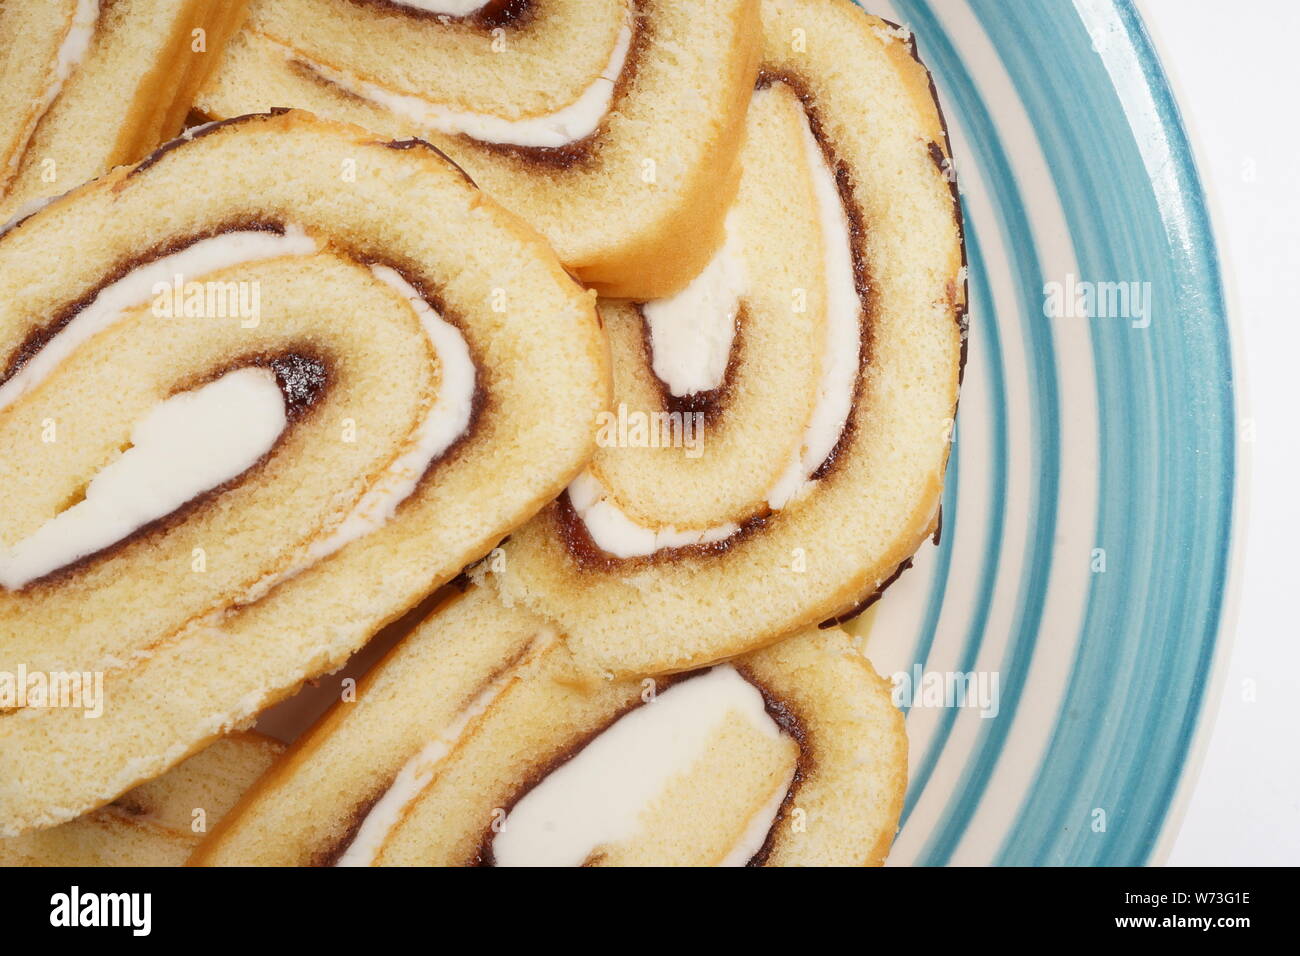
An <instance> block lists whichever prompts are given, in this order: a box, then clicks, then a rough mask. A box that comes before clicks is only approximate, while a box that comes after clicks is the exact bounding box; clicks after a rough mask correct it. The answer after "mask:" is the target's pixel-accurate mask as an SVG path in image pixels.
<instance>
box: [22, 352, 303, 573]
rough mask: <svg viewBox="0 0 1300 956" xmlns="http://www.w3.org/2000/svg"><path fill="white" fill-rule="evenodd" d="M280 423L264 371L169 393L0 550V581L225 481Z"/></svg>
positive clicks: (275, 390) (72, 557)
mask: <svg viewBox="0 0 1300 956" xmlns="http://www.w3.org/2000/svg"><path fill="white" fill-rule="evenodd" d="M285 423H286V418H285V409H284V400H283V397H282V395H281V393H280V387H279V386H278V385H277V384H276V381H275V375H274V373H272V372H271V371H270V370H268V369H263V368H245V369H239V370H237V371H234V372H230V373H228V374H226V375H223V376H222V377H221V378H219V379H217V380H216V381H214V382H211V383H209V384H207V385H204V386H203V387H201V388H197V389H194V390H193V391H189V392H181V393H180V394H178V395H173V396H172V397H171V398H169V399H167V400H166V401H163V402H161V403H159V404H158V405H157V406H155V407H154V408H153V409H152V410H151V411H150V412H149V413H148V414H147V415H146V416H145V417H144V418H141V419H140V420H139V421H138V422H136V424H135V426H134V427H133V428H132V429H131V447H130V448H128V449H127V450H126V451H125V452H123V453H122V455H121V457H119V458H117V459H115V460H114V461H113V462H111V463H110V464H108V465H106V466H105V467H104V468H103V469H102V470H101V471H100V472H99V473H98V474H97V475H95V477H94V478H93V479H91V481H90V484H89V485H88V486H87V487H86V494H85V498H84V499H83V500H82V501H80V502H78V503H77V504H75V505H73V506H72V507H71V508H69V509H67V510H66V511H64V512H62V513H61V514H59V515H57V516H56V517H54V518H51V519H50V520H49V521H47V522H45V524H43V525H41V527H40V528H39V529H38V530H37V531H36V532H35V533H33V534H32V535H30V536H29V537H27V538H24V539H23V540H22V541H19V542H18V543H17V544H16V545H14V546H13V547H12V548H6V549H4V550H3V551H0V585H3V586H4V587H6V588H9V589H11V590H12V589H17V588H21V587H22V586H24V585H25V584H28V583H30V582H31V581H34V580H36V579H37V578H40V577H43V576H44V575H46V574H49V573H50V572H51V571H55V570H58V569H59V568H61V567H64V566H66V565H68V564H71V563H72V562H74V561H76V560H78V559H79V558H84V557H85V556H86V555H89V554H94V553H95V552H96V551H99V550H101V549H103V548H106V547H108V546H109V545H111V544H113V543H115V542H117V541H120V540H122V539H123V538H125V537H127V536H128V535H130V534H132V533H133V532H135V531H137V530H139V529H140V528H142V527H144V526H145V525H147V524H149V522H151V521H156V520H157V519H159V518H162V517H165V516H166V515H169V514H171V513H172V512H173V511H175V510H176V509H177V508H179V507H181V505H183V504H185V503H186V502H187V501H190V500H191V499H193V498H195V497H196V496H198V495H200V494H202V493H203V492H205V491H208V490H210V489H212V488H215V487H217V486H218V485H220V484H223V483H225V482H227V481H230V480H231V479H232V478H235V477H236V476H238V475H240V474H242V473H243V472H244V471H247V470H248V469H249V468H251V467H252V466H253V465H254V464H256V463H257V462H258V461H259V460H260V459H261V458H262V456H263V455H265V454H266V453H267V452H268V451H270V450H271V447H272V446H273V445H274V444H275V441H276V439H277V438H278V437H279V436H280V433H281V432H283V431H284V426H285Z"/></svg>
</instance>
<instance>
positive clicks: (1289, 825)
mask: <svg viewBox="0 0 1300 956" xmlns="http://www.w3.org/2000/svg"><path fill="white" fill-rule="evenodd" d="M1140 9H1141V11H1142V15H1143V18H1144V19H1145V21H1146V24H1147V28H1148V29H1149V30H1150V31H1151V34H1152V36H1153V38H1154V40H1155V43H1156V46H1157V48H1158V50H1159V52H1160V57H1161V61H1162V63H1163V65H1164V68H1165V71H1166V73H1167V74H1168V75H1169V78H1170V81H1171V82H1172V83H1173V86H1174V90H1175V93H1176V94H1177V96H1178V101H1179V105H1180V107H1181V109H1182V113H1183V118H1184V120H1185V121H1186V123H1187V125H1188V127H1189V130H1190V132H1191V135H1192V139H1193V142H1194V145H1195V148H1196V151H1197V161H1198V164H1199V166H1200V171H1201V176H1202V178H1203V180H1204V181H1205V185H1206V188H1207V190H1208V192H1209V194H1210V201H1211V207H1212V212H1213V213H1214V217H1215V226H1216V229H1217V232H1218V236H1219V248H1220V255H1221V256H1222V257H1223V260H1224V265H1225V271H1227V272H1228V280H1229V283H1230V294H1231V295H1232V296H1233V299H1234V300H1235V318H1236V320H1237V324H1238V340H1237V345H1238V356H1237V363H1238V373H1239V374H1240V375H1242V376H1243V378H1244V382H1239V383H1238V384H1239V387H1240V386H1242V385H1244V393H1245V399H1246V400H1245V409H1244V412H1243V414H1244V415H1245V416H1246V419H1247V420H1246V421H1244V422H1243V423H1242V426H1243V429H1242V432H1241V434H1242V438H1243V444H1242V446H1241V447H1242V448H1243V449H1244V450H1245V451H1246V455H1247V458H1248V459H1249V461H1248V463H1247V468H1248V478H1247V481H1248V485H1249V488H1248V491H1247V499H1248V504H1247V514H1246V523H1247V528H1246V535H1247V537H1246V546H1245V573H1244V575H1243V576H1242V578H1241V589H1240V597H1241V602H1240V613H1239V615H1238V619H1237V624H1236V627H1235V638H1234V640H1235V644H1234V647H1233V653H1232V658H1231V663H1230V665H1229V668H1228V672H1227V676H1226V681H1225V683H1224V685H1223V697H1222V701H1221V703H1220V704H1219V708H1218V714H1217V719H1215V723H1214V732H1213V736H1212V738H1211V742H1210V748H1209V752H1208V754H1207V756H1206V759H1205V763H1204V764H1203V765H1202V768H1201V773H1200V777H1199V780H1198V782H1197V784H1196V787H1195V789H1194V791H1193V793H1192V798H1191V802H1190V804H1189V806H1188V810H1187V815H1186V817H1185V818H1184V822H1183V827H1182V830H1181V832H1180V833H1179V835H1178V838H1177V840H1176V842H1175V843H1174V847H1173V852H1172V854H1171V856H1170V858H1169V863H1170V864H1183V865H1193V864H1283V863H1286V864H1293V865H1294V864H1300V560H1297V557H1296V555H1297V549H1300V503H1298V502H1300V477H1298V475H1300V424H1298V423H1297V412H1300V132H1298V130H1297V124H1300V105H1298V98H1300V0H1234V2H1232V3H1223V2H1222V0H1213V2H1212V0H1141V3H1140ZM1252 420H1253V421H1252ZM1252 425H1253V430H1254V441H1253V442H1251V441H1250V440H1249V439H1250V438H1251V435H1250V430H1251V426H1252ZM1252 692H1253V693H1252ZM1211 716H1213V715H1211Z"/></svg>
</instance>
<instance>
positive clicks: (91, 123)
mask: <svg viewBox="0 0 1300 956" xmlns="http://www.w3.org/2000/svg"><path fill="white" fill-rule="evenodd" d="M247 6H248V4H247V0H15V2H11V3H5V4H2V5H0V76H3V77H4V84H3V86H2V87H0V223H2V222H5V221H6V220H8V219H10V218H11V217H13V216H15V215H19V214H22V213H25V212H30V211H31V210H32V209H33V208H35V207H36V205H38V204H39V203H40V201H41V200H43V199H45V198H46V197H49V196H55V195H58V194H60V193H64V192H67V191H68V190H69V189H72V188H73V187H74V186H79V185H81V184H82V183H83V182H86V181H87V180H90V179H94V178H95V177H96V176H100V175H102V174H103V173H105V172H107V171H108V170H110V169H112V168H113V167H114V166H118V165H121V164H122V163H131V162H135V161H136V160H138V159H140V158H141V157H143V156H144V155H145V154H146V153H148V152H149V151H150V150H151V149H153V147H154V146H156V145H157V144H158V143H159V142H161V141H163V140H166V139H170V138H171V137H173V136H175V135H176V134H177V133H179V132H180V130H181V126H182V124H183V123H184V121H185V116H186V114H187V113H188V111H189V109H190V105H191V103H192V102H193V100H194V97H195V95H196V94H197V92H198V89H199V86H200V85H201V84H202V83H203V82H204V80H205V79H206V78H207V76H208V75H209V74H210V73H211V72H212V70H213V68H214V67H215V65H216V63H217V61H218V60H219V58H220V56H221V53H222V50H223V49H224V47H225V44H226V41H227V40H228V39H229V38H230V35H231V34H232V33H234V31H235V30H236V28H237V27H238V26H239V24H240V23H241V22H242V21H243V17H244V15H245V12H246V8H247Z"/></svg>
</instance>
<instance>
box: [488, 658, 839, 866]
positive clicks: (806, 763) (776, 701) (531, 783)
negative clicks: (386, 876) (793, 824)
mask: <svg viewBox="0 0 1300 956" xmlns="http://www.w3.org/2000/svg"><path fill="white" fill-rule="evenodd" d="M732 666H734V667H735V668H736V672H737V673H738V674H740V676H741V677H743V678H744V679H745V680H746V681H748V682H749V683H750V684H752V685H753V686H754V687H755V688H756V689H757V690H758V692H759V693H760V694H762V695H763V706H764V709H765V710H766V711H767V713H768V716H769V717H771V718H772V720H773V721H775V723H776V725H777V726H778V727H780V728H781V732H782V733H785V734H787V735H789V736H790V737H791V739H793V740H794V742H795V743H796V744H797V745H798V747H799V759H798V762H797V763H796V765H795V772H794V778H793V779H792V780H791V781H790V789H789V790H787V791H786V794H785V799H784V800H783V801H781V808H780V809H779V810H778V811H777V814H776V816H775V817H774V818H773V819H772V827H771V829H769V830H768V833H767V838H766V839H765V840H764V841H763V845H762V847H761V848H760V849H759V851H758V853H756V854H754V856H753V857H752V858H750V860H749V862H748V863H747V864H746V866H762V865H763V864H764V863H765V862H766V861H767V858H768V856H770V855H771V852H772V847H773V845H774V840H775V831H776V828H777V825H778V824H780V823H781V821H782V820H784V819H785V816H786V814H787V813H788V808H789V807H790V806H791V805H792V804H793V802H794V798H795V795H796V793H797V791H798V789H799V787H800V786H801V785H802V784H803V781H804V779H805V778H806V777H807V775H808V773H809V772H810V771H811V770H812V767H813V761H812V754H811V753H810V752H809V746H808V733H807V730H806V728H805V726H804V722H803V721H802V720H801V719H800V717H799V715H798V713H797V712H796V710H795V708H794V707H793V706H791V705H790V703H789V702H788V701H785V700H783V699H781V698H779V697H777V696H776V695H775V694H773V693H772V691H771V690H770V689H769V688H768V687H767V686H765V685H764V684H763V683H762V682H761V681H759V680H758V679H757V678H756V677H755V676H754V675H753V674H752V673H751V672H750V671H749V670H747V669H746V668H745V667H744V666H743V665H739V664H733V665H732ZM710 670H711V668H709V667H702V668H698V669H696V670H693V671H684V672H682V673H680V674H666V675H661V676H659V677H656V678H654V681H655V693H656V694H661V693H663V692H664V691H666V690H667V689H668V688H670V687H672V686H673V685H674V684H680V683H682V682H684V681H688V680H690V679H691V678H692V677H701V676H703V675H704V674H707V673H708V672H709V671H710ZM644 704H645V702H644V701H642V700H641V699H639V698H638V699H637V700H634V701H633V702H632V703H630V704H628V705H627V706H625V707H621V708H619V709H618V710H616V711H615V712H614V713H613V714H612V715H611V716H610V717H609V719H608V720H605V721H604V722H602V723H601V724H600V726H598V727H596V728H595V729H594V730H592V731H591V732H589V733H586V734H583V735H582V736H580V737H577V738H575V739H574V740H572V741H570V742H569V744H568V745H566V746H565V747H563V748H562V749H560V750H558V751H557V752H556V753H555V754H553V755H552V756H551V757H550V758H548V759H547V760H546V761H544V762H543V763H540V764H538V765H537V766H536V767H533V768H532V770H530V771H529V773H528V775H527V776H526V777H525V778H524V779H523V780H522V781H520V783H519V785H518V786H517V787H516V788H515V791H514V793H512V794H511V796H510V799H508V800H506V801H505V803H504V805H503V806H502V807H501V810H502V811H503V812H504V813H505V815H506V818H507V819H508V818H509V815H510V812H511V811H512V810H513V809H514V808H515V807H516V806H518V805H519V801H520V800H522V799H523V798H524V797H526V796H528V794H529V793H530V792H531V791H532V790H533V789H534V788H535V787H537V785H538V784H540V783H541V782H542V781H543V780H545V779H546V778H547V777H549V776H550V775H551V774H553V773H554V772H555V771H557V770H559V769H560V767H562V766H564V765H565V764H566V763H568V762H569V761H570V760H572V759H573V758H574V757H576V756H577V755H578V754H580V753H582V751H583V750H584V749H586V747H587V745H588V744H590V743H591V742H592V741H593V740H595V739H596V738H597V737H599V736H600V735H601V734H603V733H604V732H605V731H607V730H608V729H609V728H610V727H612V726H614V724H616V723H618V721H620V720H621V719H622V718H623V717H625V716H627V715H628V714H630V713H631V712H632V711H634V710H636V709H637V708H639V707H642V706H644ZM495 838H496V832H495V831H494V830H493V829H492V827H491V826H490V825H489V826H488V827H486V828H485V829H484V831H483V835H482V836H481V837H480V838H479V843H478V851H477V852H476V853H475V855H474V857H473V858H472V859H471V860H469V861H468V863H469V865H470V866H495V865H496V860H495V857H494V855H493V852H492V841H493V840H494V839H495ZM600 860H601V857H600V855H599V854H598V853H597V854H593V855H592V856H591V857H588V858H587V859H586V860H585V861H583V864H582V865H583V866H594V865H596V864H598V863H600Z"/></svg>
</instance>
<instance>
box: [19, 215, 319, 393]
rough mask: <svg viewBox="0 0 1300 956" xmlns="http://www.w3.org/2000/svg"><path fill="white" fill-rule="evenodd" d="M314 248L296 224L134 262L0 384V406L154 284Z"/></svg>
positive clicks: (145, 296) (150, 292) (143, 298)
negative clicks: (158, 257)
mask: <svg viewBox="0 0 1300 956" xmlns="http://www.w3.org/2000/svg"><path fill="white" fill-rule="evenodd" d="M315 251H316V242H315V240H314V239H312V238H311V237H310V236H308V235H307V234H306V233H305V232H303V231H302V230H301V229H298V228H295V227H287V228H286V229H285V231H284V235H279V234H277V233H274V232H261V231H248V232H226V233H222V234H221V235H219V236H213V237H211V238H209V239H201V240H199V241H198V242H196V243H194V244H193V245H192V246H189V247H187V248H185V249H182V250H180V251H179V252H174V253H172V254H171V255H168V256H163V257H162V258H161V259H155V260H154V261H152V262H146V263H143V264H142V265H139V266H137V267H136V268H134V269H132V270H131V271H130V272H128V273H127V274H126V275H124V276H122V278H120V279H118V280H117V281H116V282H113V283H111V284H110V285H107V286H105V287H104V288H103V289H101V290H100V291H99V294H98V295H96V296H95V298H94V300H93V301H92V302H91V303H90V304H89V305H87V306H86V307H85V308H84V309H82V310H81V311H80V312H78V313H77V314H76V315H75V316H74V317H73V319H72V321H70V322H69V323H68V324H67V325H65V326H64V327H63V328H62V329H60V330H59V331H58V333H57V334H56V335H55V336H54V337H53V338H51V339H50V340H49V341H48V342H46V343H45V345H44V346H43V347H42V348H41V350H40V351H39V352H37V353H36V354H35V355H33V356H32V357H31V359H30V360H29V361H28V362H27V364H26V365H24V366H23V367H22V368H20V369H19V370H18V371H17V372H16V373H15V374H14V375H13V377H12V378H10V379H9V381H7V382H5V383H4V384H3V385H0V411H3V410H4V409H5V408H7V407H8V406H9V405H11V404H13V403H14V402H16V401H17V400H18V399H20V398H21V397H22V396H24V395H26V394H27V393H28V392H30V391H31V390H32V389H34V388H36V386H38V385H39V384H40V383H41V382H43V381H44V380H45V379H46V378H47V377H48V376H49V375H50V373H51V372H52V371H54V369H55V368H56V367H57V366H58V365H59V363H60V362H62V361H63V360H64V359H66V358H67V357H68V356H69V355H71V354H72V353H73V351H75V350H76V349H77V348H78V347H79V346H80V345H82V344H83V343H85V342H86V341H87V340H89V339H90V338H91V337H93V336H94V335H96V334H98V333H99V332H102V331H104V330H105V329H107V328H110V327H111V326H113V325H114V324H115V323H117V322H118V321H119V320H121V318H122V317H123V315H124V314H125V313H126V311H127V310H129V309H131V308H134V307H136V306H139V305H142V304H144V303H145V302H148V301H150V300H151V299H152V298H153V297H154V296H155V294H156V292H155V286H157V285H160V284H161V285H165V286H168V287H171V285H172V283H173V282H174V281H175V278H176V276H178V275H180V276H187V275H203V274H206V273H209V272H216V271H218V270H220V269H228V268H230V267H232V266H237V265H241V264H243V263H246V262H255V261H258V260H262V259H274V258H278V257H280V256H305V255H310V254H311V253H313V252H315Z"/></svg>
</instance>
